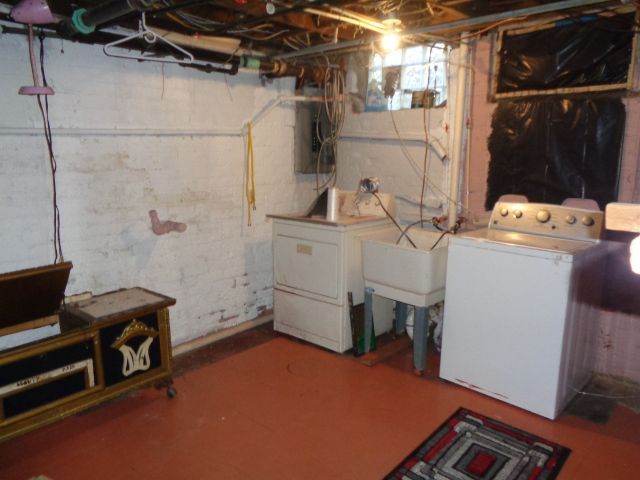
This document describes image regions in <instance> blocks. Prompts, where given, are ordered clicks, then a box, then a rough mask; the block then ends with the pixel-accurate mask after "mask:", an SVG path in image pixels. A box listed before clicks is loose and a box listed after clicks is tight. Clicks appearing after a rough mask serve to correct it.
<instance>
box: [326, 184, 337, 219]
mask: <svg viewBox="0 0 640 480" xmlns="http://www.w3.org/2000/svg"><path fill="white" fill-rule="evenodd" d="M339 215H340V192H339V190H338V189H337V188H336V187H331V188H330V189H329V191H328V194H327V220H328V221H329V222H337V221H338V216H339Z"/></svg>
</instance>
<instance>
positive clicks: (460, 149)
mask: <svg viewBox="0 0 640 480" xmlns="http://www.w3.org/2000/svg"><path fill="white" fill-rule="evenodd" d="M458 57H459V58H458V72H457V74H458V78H457V79H456V104H455V109H454V117H453V151H452V152H451V164H450V165H449V172H450V177H449V178H450V182H449V214H448V217H449V220H448V226H449V229H451V228H453V226H454V225H455V224H456V220H457V218H458V197H459V196H460V170H461V168H462V165H463V164H464V163H463V161H462V157H463V156H464V152H465V148H464V142H463V134H464V123H465V118H464V115H465V103H466V86H467V65H468V61H469V46H468V44H467V43H466V42H460V48H459V50H458Z"/></svg>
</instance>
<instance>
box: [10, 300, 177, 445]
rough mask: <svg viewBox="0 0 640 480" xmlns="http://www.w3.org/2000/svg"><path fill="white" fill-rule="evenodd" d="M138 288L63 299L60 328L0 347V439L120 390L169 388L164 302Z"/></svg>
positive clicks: (168, 302)
mask: <svg viewBox="0 0 640 480" xmlns="http://www.w3.org/2000/svg"><path fill="white" fill-rule="evenodd" d="M174 304H175V300H174V299H173V298H169V297H166V296H164V295H160V294H158V293H155V292H151V291H149V290H145V289H142V288H131V289H127V290H118V291H115V292H110V293H106V294H104V295H99V296H95V297H91V298H88V299H86V300H83V301H81V302H78V303H74V304H69V305H67V306H66V308H65V309H63V311H62V312H61V314H60V323H61V328H62V333H61V334H59V335H55V336H53V337H49V338H47V339H44V340H40V341H37V342H32V343H28V344H26V345H22V346H19V347H15V348H12V349H9V350H5V351H2V352H0V441H2V440H7V439H9V438H12V437H14V436H17V435H20V434H22V433H25V432H28V431H30V430H33V429H35V428H38V427H40V426H42V425H46V424H48V423H52V422H54V421H56V420H58V419H61V418H64V417H66V416H69V415H72V414H74V413H76V412H79V411H81V410H84V409H86V408H88V407H91V406H93V405H96V404H99V403H101V402H104V401H106V400H108V399H111V398H113V397H116V396H118V395H121V394H123V393H125V392H127V391H130V390H132V389H135V388H140V387H143V386H147V385H151V384H156V385H158V386H160V385H163V386H166V387H167V388H168V389H167V394H168V395H169V396H173V395H175V390H173V388H172V387H171V381H172V380H171V335H170V329H169V310H168V307H169V306H171V305H174Z"/></svg>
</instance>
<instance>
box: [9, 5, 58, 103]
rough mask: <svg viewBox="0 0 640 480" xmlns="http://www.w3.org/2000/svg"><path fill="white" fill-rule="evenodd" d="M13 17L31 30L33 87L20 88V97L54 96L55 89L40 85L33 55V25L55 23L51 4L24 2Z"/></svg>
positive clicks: (30, 55) (17, 6)
mask: <svg viewBox="0 0 640 480" xmlns="http://www.w3.org/2000/svg"><path fill="white" fill-rule="evenodd" d="M11 17H12V18H13V19H14V20H15V21H16V22H20V23H26V24H27V25H28V29H29V59H30V61H31V76H32V78H33V85H28V86H26V87H20V90H18V93H19V94H20V95H53V93H54V92H53V88H51V87H49V86H47V85H40V81H39V79H38V70H37V68H36V59H35V56H34V54H33V25H43V24H47V23H53V22H55V18H53V14H52V13H51V9H50V8H49V4H48V3H47V2H46V0H22V1H21V2H19V3H18V4H17V5H16V6H15V7H13V9H12V10H11Z"/></svg>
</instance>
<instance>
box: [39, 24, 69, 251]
mask: <svg viewBox="0 0 640 480" xmlns="http://www.w3.org/2000/svg"><path fill="white" fill-rule="evenodd" d="M44 38H45V35H44V31H43V30H40V34H39V35H38V39H39V40H40V72H41V73H42V83H43V84H44V85H47V76H46V74H45V71H44ZM43 96H44V106H43V102H42V98H41V97H43ZM37 100H38V108H39V109H40V114H41V115H42V123H43V127H44V138H45V140H46V142H47V151H48V154H49V165H50V166H51V183H52V187H53V249H54V254H55V259H54V263H58V262H62V261H63V260H64V257H63V255H62V242H61V239H60V209H59V208H58V192H57V186H56V171H57V169H58V166H57V163H56V156H55V154H54V152H53V137H52V136H51V123H50V122H49V100H48V98H47V96H46V95H38V96H37Z"/></svg>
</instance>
